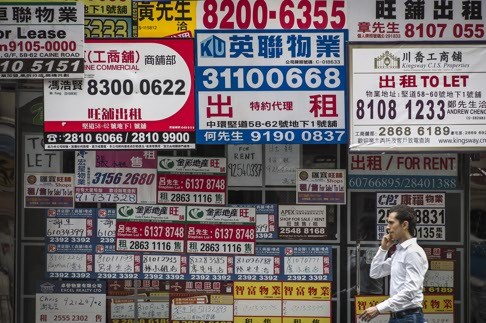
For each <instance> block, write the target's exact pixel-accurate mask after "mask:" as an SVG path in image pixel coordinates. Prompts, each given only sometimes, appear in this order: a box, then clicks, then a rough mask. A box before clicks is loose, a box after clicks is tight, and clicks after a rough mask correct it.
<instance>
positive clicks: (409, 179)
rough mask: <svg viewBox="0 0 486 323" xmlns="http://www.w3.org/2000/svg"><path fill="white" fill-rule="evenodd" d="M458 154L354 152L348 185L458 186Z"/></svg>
mask: <svg viewBox="0 0 486 323" xmlns="http://www.w3.org/2000/svg"><path fill="white" fill-rule="evenodd" d="M457 165H458V158H457V154H386V155H385V154H351V155H350V156H349V162H348V169H349V174H348V188H350V189H367V190H376V189H396V190H410V189H418V190H453V189H457V185H458V178H457Z"/></svg>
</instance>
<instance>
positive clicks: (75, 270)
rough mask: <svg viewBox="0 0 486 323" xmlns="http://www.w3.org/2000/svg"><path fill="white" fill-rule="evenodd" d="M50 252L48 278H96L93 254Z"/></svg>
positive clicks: (48, 256)
mask: <svg viewBox="0 0 486 323" xmlns="http://www.w3.org/2000/svg"><path fill="white" fill-rule="evenodd" d="M61 251H62V250H56V252H48V253H47V255H46V277H47V278H51V279H52V278H77V279H81V278H90V279H91V278H95V275H94V274H93V263H94V262H93V254H91V253H61Z"/></svg>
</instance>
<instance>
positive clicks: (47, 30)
mask: <svg viewBox="0 0 486 323" xmlns="http://www.w3.org/2000/svg"><path fill="white" fill-rule="evenodd" d="M0 12H1V13H2V24H1V25H0V61H1V62H2V63H1V64H0V78H3V79H5V78H7V79H27V78H56V79H63V78H83V75H84V74H83V71H84V66H83V55H84V49H83V46H84V38H83V22H84V10H83V5H82V4H81V3H59V4H48V3H42V5H35V4H33V3H25V4H21V3H13V2H12V3H5V4H1V5H0Z"/></svg>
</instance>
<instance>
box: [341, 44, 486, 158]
mask: <svg viewBox="0 0 486 323" xmlns="http://www.w3.org/2000/svg"><path fill="white" fill-rule="evenodd" d="M484 55H486V46H480V45H471V46H459V45H458V46H454V47H447V46H439V45H436V46H434V47H432V46H420V47H416V46H414V47H412V46H409V47H404V46H402V45H400V47H398V46H387V47H386V48H385V47H380V48H376V47H365V48H362V47H360V48H352V50H351V57H352V63H353V65H352V76H353V77H352V92H351V113H350V115H351V129H350V138H351V140H350V149H351V150H354V151H359V150H363V151H366V150H369V151H382V150H383V149H389V150H424V151H430V150H459V149H460V150H477V149H484V147H485V146H486V131H485V125H486V105H485V103H484V95H485V93H484V92H485V91H484V84H485V83H486V63H485V62H484V60H483V59H482V57H484Z"/></svg>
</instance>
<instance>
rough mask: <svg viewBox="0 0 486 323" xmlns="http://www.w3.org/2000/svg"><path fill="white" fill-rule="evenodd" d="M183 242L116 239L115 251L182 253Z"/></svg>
mask: <svg viewBox="0 0 486 323" xmlns="http://www.w3.org/2000/svg"><path fill="white" fill-rule="evenodd" d="M183 245H184V242H183V241H163V240H147V239H144V240H136V239H116V250H117V251H164V252H183V250H182V246H183Z"/></svg>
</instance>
